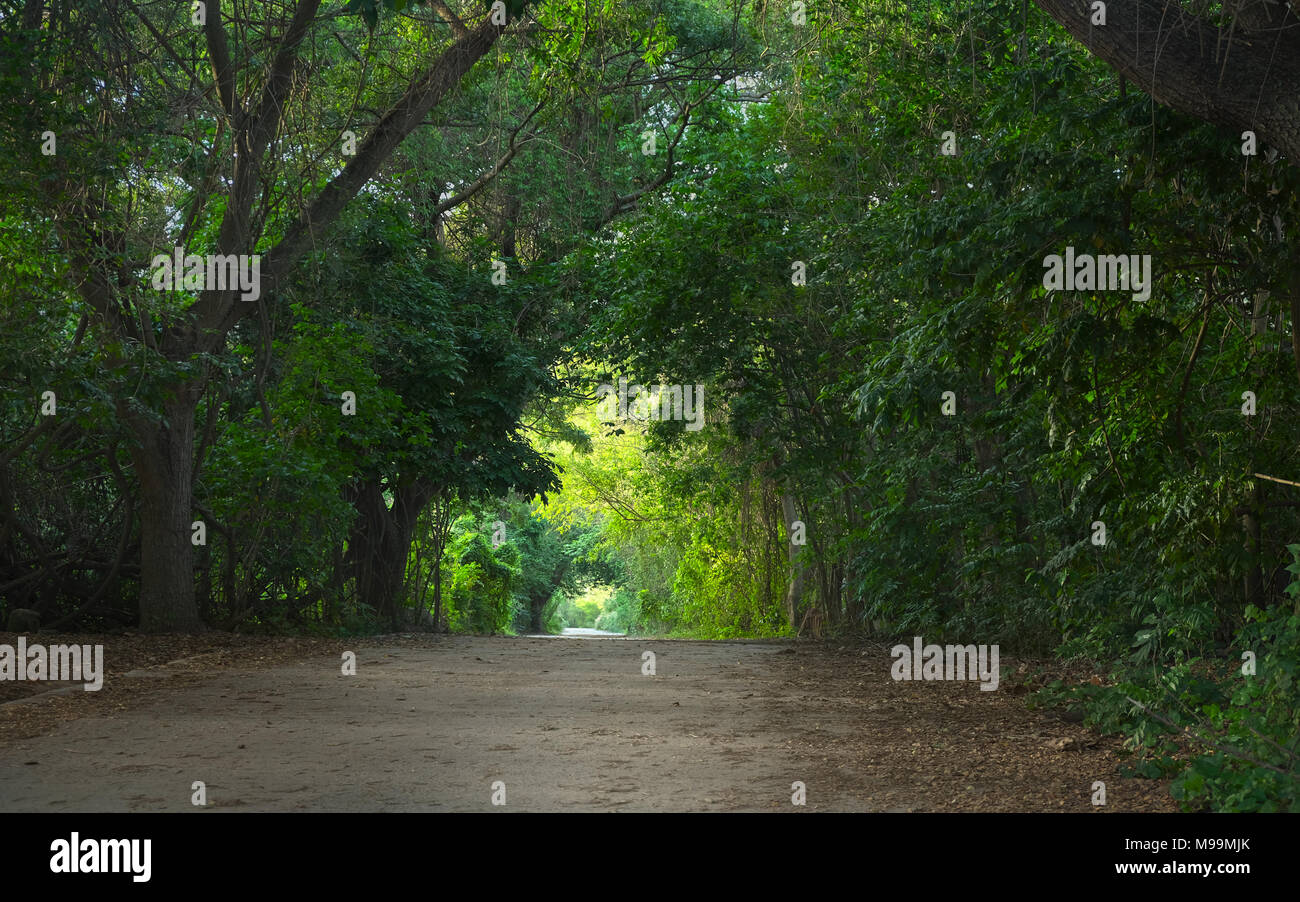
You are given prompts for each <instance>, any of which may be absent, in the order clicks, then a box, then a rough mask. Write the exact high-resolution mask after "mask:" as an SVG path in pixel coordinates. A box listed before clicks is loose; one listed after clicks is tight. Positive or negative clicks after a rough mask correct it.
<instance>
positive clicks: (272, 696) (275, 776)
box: [0, 634, 1176, 813]
mask: <svg viewBox="0 0 1300 902" xmlns="http://www.w3.org/2000/svg"><path fill="white" fill-rule="evenodd" d="M13 639H14V637H12V636H9V635H6V634H0V642H9V643H12V642H13ZM60 639H61V640H62V641H69V642H70V641H77V642H79V643H94V642H102V643H103V644H104V645H105V652H104V656H105V669H106V671H107V676H106V677H105V681H104V688H103V689H102V690H101V691H99V692H85V691H83V690H82V689H81V688H80V687H75V688H72V689H71V690H70V691H67V692H65V693H64V694H57V695H49V694H46V695H41V696H40V697H28V698H21V699H18V700H17V701H14V702H11V703H9V704H4V705H0V811H23V812H32V811H199V810H204V811H223V810H224V811H299V810H302V811H501V810H504V811H569V810H576V811H792V812H800V811H895V812H903V811H1076V812H1085V811H1087V812H1103V813H1104V812H1108V811H1172V810H1176V808H1175V805H1174V803H1173V802H1172V800H1171V799H1170V798H1169V794H1168V790H1167V786H1166V784H1165V783H1164V782H1161V781H1153V780H1142V779H1130V778H1124V777H1121V776H1120V774H1119V769H1120V767H1121V765H1122V763H1123V760H1122V758H1121V756H1120V755H1119V754H1118V751H1119V749H1118V743H1117V742H1116V741H1115V740H1112V739H1109V738H1103V737H1099V736H1097V735H1095V734H1093V733H1091V732H1090V731H1088V730H1087V729H1085V728H1084V727H1083V726H1082V725H1080V724H1077V723H1071V722H1068V721H1066V720H1064V719H1062V718H1061V717H1060V716H1059V715H1057V714H1055V713H1053V712H1044V711H1034V710H1030V709H1027V708H1026V707H1025V704H1024V701H1025V695H1024V689H1023V687H1022V686H1019V685H1018V684H1017V682H1016V680H1015V679H1014V678H1010V679H1008V678H1004V680H1003V681H1002V685H1001V688H1000V689H999V690H998V691H996V692H981V691H980V690H979V684H978V683H977V682H971V683H945V682H895V681H894V680H892V679H891V677H890V665H891V664H892V663H893V661H892V659H891V658H890V656H889V651H888V648H887V647H885V646H870V647H864V646H841V645H835V644H826V643H810V642H757V641H755V642H689V641H671V640H648V639H638V638H569V637H565V638H555V637H552V638H487V637H460V636H457V637H447V636H439V637H434V636H387V637H371V638H368V639H366V640H364V642H363V643H362V642H358V644H355V645H350V644H349V643H348V642H347V641H344V640H308V639H297V640H292V639H258V638H254V637H247V636H224V635H215V636H203V637H194V638H192V639H186V640H164V642H170V643H171V644H160V643H159V640H158V639H157V637H147V638H146V637H133V636H127V637H122V636H116V637H114V636H101V637H84V636H83V637H71V636H68V637H51V636H46V635H45V634H41V636H40V641H41V642H44V643H53V642H55V641H59V640H60ZM29 641H32V642H34V641H37V640H36V638H35V637H32V638H30V640H29ZM347 650H351V651H354V652H355V654H356V674H355V675H344V674H343V673H342V672H341V671H342V667H341V661H342V653H343V652H344V651H347ZM178 652H184V653H185V655H183V656H181V655H178ZM645 652H652V653H653V654H654V665H655V666H654V670H655V673H654V675H653V676H651V675H644V674H643V672H642V671H643V668H644V667H645V666H646V663H647V662H646V660H645V658H644V657H643V654H644V653H645ZM178 656H179V657H181V660H177V659H176V658H177V657H178ZM168 662H170V663H168ZM1002 663H1003V665H1004V667H1006V666H1009V667H1010V668H1011V669H1012V672H1013V673H1014V671H1015V669H1016V667H1017V663H1016V662H1015V661H1012V660H1009V659H1006V658H1004V659H1003V661H1002ZM1023 669H1024V668H1023V665H1021V671H1023ZM16 685H21V686H23V687H24V690H23V691H25V692H30V691H32V688H33V684H29V683H23V684H7V683H0V687H7V688H8V691H9V692H10V693H11V695H12V694H13V690H12V688H11V687H13V686H16ZM35 688H36V689H38V690H39V691H41V692H47V691H48V690H49V689H50V688H52V687H50V686H49V685H48V684H45V685H39V684H38V685H37V686H36V687H35ZM5 698H6V696H0V701H3V700H5ZM1097 780H1101V781H1104V782H1105V784H1106V804H1105V805H1104V806H1100V807H1098V806H1094V805H1093V804H1092V798H1093V788H1092V787H1093V783H1094V781H1097ZM194 781H202V782H203V783H204V784H205V785H206V794H207V805H206V807H205V808H202V809H200V808H198V807H196V806H194V805H193V804H192V801H191V797H192V795H193V792H194V791H193V789H192V784H193V783H194ZM796 782H799V783H802V784H803V786H804V791H805V792H806V804H804V805H802V806H800V805H795V804H793V803H792V798H791V797H792V795H793V794H795V792H796V789H795V788H794V787H793V786H792V784H794V783H796ZM494 784H495V785H494ZM503 795H504V802H505V804H504V805H503V806H497V805H494V804H493V800H494V797H495V799H496V800H497V801H500V800H501V799H502V796H503Z"/></svg>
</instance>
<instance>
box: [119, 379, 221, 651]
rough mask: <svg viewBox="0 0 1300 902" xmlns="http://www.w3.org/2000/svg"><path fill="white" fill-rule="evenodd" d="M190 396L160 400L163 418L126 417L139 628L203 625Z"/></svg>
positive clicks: (197, 628)
mask: <svg viewBox="0 0 1300 902" xmlns="http://www.w3.org/2000/svg"><path fill="white" fill-rule="evenodd" d="M194 407H195V404H194V400H193V399H192V398H191V397H190V395H189V393H188V392H185V393H182V397H181V398H180V399H177V400H173V401H170V402H168V403H167V404H165V405H164V407H163V410H164V414H165V416H166V421H165V422H164V423H157V422H153V421H148V420H145V419H143V418H141V417H139V416H136V415H132V416H130V417H129V418H128V422H129V423H130V425H131V428H132V432H134V433H135V438H136V445H135V447H133V448H132V449H131V457H132V459H133V460H134V462H135V470H136V474H137V476H138V478H139V480H140V545H141V555H140V629H142V630H143V631H145V632H148V633H164V632H198V631H200V630H202V629H203V623H202V621H201V620H200V619H199V609H198V604H197V602H196V600H195V594H194V546H193V545H192V544H191V540H190V536H191V532H190V524H191V523H193V522H194V515H193V510H194V505H193V486H192V484H191V481H190V480H191V477H192V475H193V470H194Z"/></svg>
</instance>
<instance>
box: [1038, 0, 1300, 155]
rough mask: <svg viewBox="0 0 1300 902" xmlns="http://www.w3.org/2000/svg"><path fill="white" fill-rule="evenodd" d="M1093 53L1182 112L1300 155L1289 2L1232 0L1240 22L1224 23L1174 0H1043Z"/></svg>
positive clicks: (1299, 76) (1297, 45) (1297, 52)
mask: <svg viewBox="0 0 1300 902" xmlns="http://www.w3.org/2000/svg"><path fill="white" fill-rule="evenodd" d="M1035 2H1036V3H1037V4H1038V6H1039V7H1040V8H1041V9H1042V10H1043V11H1044V12H1046V13H1047V14H1048V15H1050V16H1051V17H1052V18H1053V19H1056V21H1058V22H1060V23H1061V24H1062V25H1064V26H1065V28H1066V30H1068V31H1069V32H1070V34H1072V35H1074V37H1075V38H1077V39H1078V40H1079V42H1080V43H1082V44H1083V45H1084V46H1085V47H1087V48H1088V50H1089V52H1091V53H1092V54H1093V55H1095V56H1096V57H1098V58H1099V59H1102V60H1104V61H1105V62H1107V63H1109V64H1110V65H1111V66H1113V67H1114V68H1115V69H1116V70H1117V71H1119V73H1120V74H1122V75H1123V76H1124V77H1126V78H1128V79H1129V80H1130V81H1131V82H1133V84H1134V85H1136V86H1137V87H1138V88H1140V89H1142V90H1143V91H1146V92H1147V93H1148V94H1150V95H1151V96H1152V97H1154V98H1155V99H1156V100H1158V101H1160V102H1161V103H1163V104H1165V105H1166V106H1168V107H1172V108H1173V109H1175V110H1179V111H1180V112H1184V113H1188V114H1190V115H1192V116H1196V117H1197V118H1198V119H1204V120H1206V121H1207V122H1213V123H1214V124H1216V125H1222V126H1225V127H1227V128H1232V129H1238V130H1246V129H1249V130H1252V131H1254V132H1256V133H1257V135H1258V136H1259V137H1260V138H1261V139H1262V140H1265V141H1268V142H1270V143H1272V144H1274V145H1276V146H1277V147H1278V149H1279V150H1281V151H1282V153H1284V154H1285V155H1286V157H1287V158H1288V159H1289V160H1290V161H1291V163H1292V164H1293V165H1294V164H1297V163H1300V20H1297V18H1296V16H1295V14H1294V13H1293V12H1292V11H1291V10H1290V9H1289V7H1288V4H1285V3H1270V2H1265V0H1226V2H1225V3H1224V7H1226V8H1228V9H1229V10H1230V11H1231V16H1232V19H1233V24H1232V25H1230V26H1228V27H1226V28H1219V27H1218V26H1216V25H1215V24H1213V23H1211V22H1210V21H1208V20H1206V19H1203V18H1201V17H1200V16H1198V15H1196V14H1194V13H1192V12H1191V11H1190V9H1188V8H1187V5H1185V4H1180V3H1176V2H1171V0H1125V2H1123V3H1107V4H1106V24H1105V25H1093V24H1092V15H1093V13H1092V7H1093V4H1092V2H1091V0H1035Z"/></svg>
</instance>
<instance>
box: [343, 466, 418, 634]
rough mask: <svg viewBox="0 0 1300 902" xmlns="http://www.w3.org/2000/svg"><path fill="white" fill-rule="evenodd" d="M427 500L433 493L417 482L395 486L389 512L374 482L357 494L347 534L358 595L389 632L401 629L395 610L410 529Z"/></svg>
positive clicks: (408, 551)
mask: <svg viewBox="0 0 1300 902" xmlns="http://www.w3.org/2000/svg"><path fill="white" fill-rule="evenodd" d="M432 496H433V491H432V490H431V489H430V488H428V487H427V486H423V485H420V484H419V483H411V484H408V485H402V486H398V487H397V488H396V489H394V490H393V507H392V509H391V510H390V509H389V508H388V504H387V502H386V501H385V499H384V489H383V487H382V486H380V485H379V483H377V482H367V483H363V484H362V485H361V486H360V488H358V489H357V494H356V501H355V504H356V508H357V512H358V514H359V515H360V516H359V517H358V519H357V524H356V526H355V527H354V529H353V533H352V542H353V547H354V549H355V555H356V556H355V558H354V560H355V562H356V568H357V569H356V578H357V594H358V597H359V598H360V600H361V601H363V602H365V603H366V604H369V605H370V606H371V607H373V608H374V609H375V610H376V611H378V612H379V614H380V616H382V617H384V618H385V619H386V620H387V621H388V622H389V624H390V625H391V626H392V627H393V628H394V629H396V628H397V627H398V626H399V625H400V622H399V617H398V614H399V611H398V608H399V606H400V602H401V600H402V598H403V594H404V592H405V589H406V562H407V559H408V558H409V557H410V554H411V539H412V538H413V537H414V535H415V524H416V521H417V520H418V519H419V517H420V511H422V510H423V509H424V507H425V505H426V504H428V503H429V499H430V498H431V497H432Z"/></svg>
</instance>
